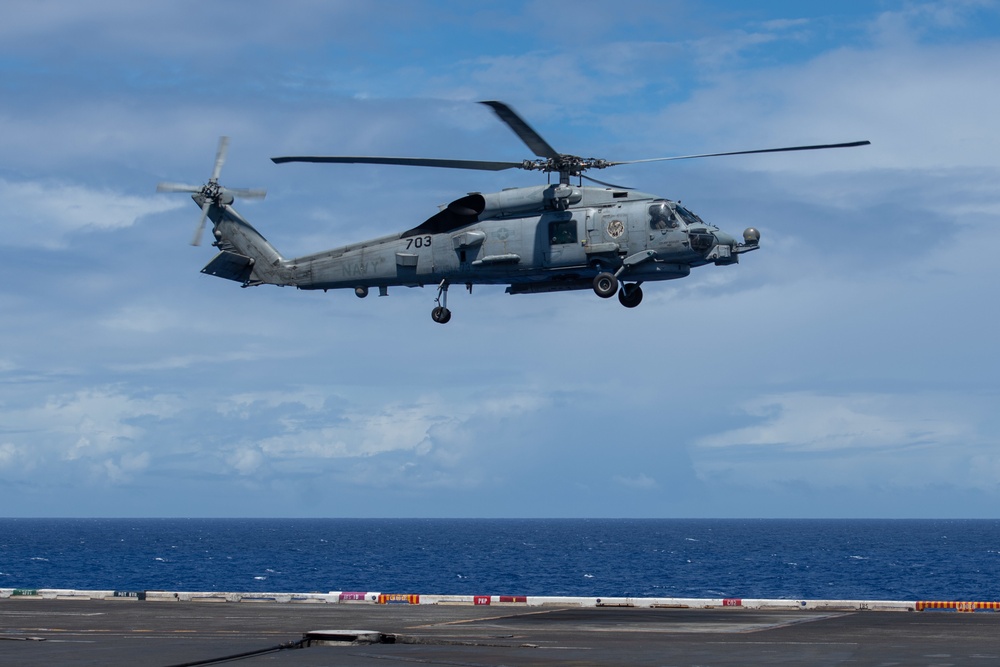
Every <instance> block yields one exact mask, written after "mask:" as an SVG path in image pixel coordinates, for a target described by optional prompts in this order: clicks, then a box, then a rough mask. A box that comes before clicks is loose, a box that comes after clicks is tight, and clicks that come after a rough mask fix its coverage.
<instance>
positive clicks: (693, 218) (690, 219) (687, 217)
mask: <svg viewBox="0 0 1000 667" xmlns="http://www.w3.org/2000/svg"><path fill="white" fill-rule="evenodd" d="M674 210H676V211H677V215H679V216H680V217H681V218H682V219H683V220H684V222H686V223H687V224H689V225H704V224H705V221H704V220H702V219H701V218H699V217H698V216H697V215H695V214H694V213H692V212H691V211H689V210H687V209H686V208H684V207H683V206H681V205H680V204H677V205H676V206H675V207H674Z"/></svg>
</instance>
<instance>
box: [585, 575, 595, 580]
mask: <svg viewBox="0 0 1000 667" xmlns="http://www.w3.org/2000/svg"><path fill="white" fill-rule="evenodd" d="M583 576H584V578H585V579H593V578H594V575H592V574H585V575H583Z"/></svg>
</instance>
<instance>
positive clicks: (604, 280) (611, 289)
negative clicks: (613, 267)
mask: <svg viewBox="0 0 1000 667" xmlns="http://www.w3.org/2000/svg"><path fill="white" fill-rule="evenodd" d="M617 291H618V279H617V278H615V274H613V273H608V272H606V271H605V272H603V273H598V274H597V276H595V277H594V293H595V294H596V295H597V296H599V297H601V298H602V299H609V298H611V297H613V296H614V295H615V292H617Z"/></svg>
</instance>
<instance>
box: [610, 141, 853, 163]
mask: <svg viewBox="0 0 1000 667" xmlns="http://www.w3.org/2000/svg"><path fill="white" fill-rule="evenodd" d="M869 144H871V142H870V141H867V140H865V141H851V142H848V143H845V144H819V145H816V146H788V147H786V148H761V149H758V150H754V151H730V152H728V153H702V154H700V155H676V156H674V157H654V158H649V159H647V160H625V161H623V162H609V163H608V166H610V167H614V166H616V165H619V164H639V163H641V162H663V161H664V160H689V159H691V158H696V157H719V156H722V155H752V154H754V153H787V152H791V151H816V150H822V149H824V148H854V147H855V146H868V145H869Z"/></svg>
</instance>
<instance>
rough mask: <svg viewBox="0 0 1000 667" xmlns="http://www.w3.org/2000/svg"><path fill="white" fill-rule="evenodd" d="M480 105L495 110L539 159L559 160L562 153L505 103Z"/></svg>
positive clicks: (489, 102)
mask: <svg viewBox="0 0 1000 667" xmlns="http://www.w3.org/2000/svg"><path fill="white" fill-rule="evenodd" d="M480 104H485V105H486V106H488V107H489V108H491V109H493V112H494V113H496V115H497V116H499V118H500V120H502V121H503V122H505V123H507V125H508V126H509V127H510V129H512V130H514V134H516V135H517V136H518V137H520V138H521V141H523V142H524V143H525V144H527V146H528V148H530V149H531V150H532V151H533V152H534V153H535V155H537V156H538V157H548V158H558V157H559V155H560V153H559V151H557V150H556V149H554V148H552V146H549V143H548V142H547V141H545V139H542V137H541V135H540V134H538V133H537V132H535V131H534V130H533V129H532V128H531V126H530V125H528V124H527V123H526V122H524V119H523V118H521V117H520V116H518V115H517V114H516V113H515V112H514V110H513V109H511V108H510V107H509V106H507V105H506V104H504V103H503V102H496V101H487V102H480Z"/></svg>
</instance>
